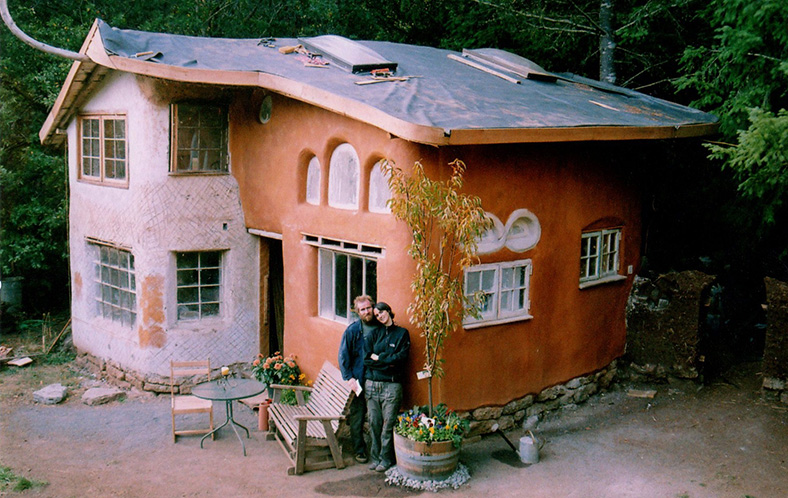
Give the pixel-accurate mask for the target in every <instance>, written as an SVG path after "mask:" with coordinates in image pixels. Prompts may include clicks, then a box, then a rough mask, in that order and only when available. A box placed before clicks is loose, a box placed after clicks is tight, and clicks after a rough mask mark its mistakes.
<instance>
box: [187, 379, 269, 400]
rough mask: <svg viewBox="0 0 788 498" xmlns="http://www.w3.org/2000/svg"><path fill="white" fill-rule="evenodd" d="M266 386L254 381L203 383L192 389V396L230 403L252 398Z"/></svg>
mask: <svg viewBox="0 0 788 498" xmlns="http://www.w3.org/2000/svg"><path fill="white" fill-rule="evenodd" d="M266 387H267V386H266V385H265V384H263V383H262V382H258V381H256V380H254V379H236V378H233V377H230V378H228V379H226V380H225V379H219V380H214V381H211V382H203V383H202V384H197V385H196V386H194V387H193V388H192V394H193V395H195V396H197V397H198V398H203V399H210V400H217V401H230V400H234V399H244V398H251V397H252V396H257V395H258V394H260V393H261V392H263V391H265V389H266Z"/></svg>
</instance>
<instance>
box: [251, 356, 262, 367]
mask: <svg viewBox="0 0 788 498" xmlns="http://www.w3.org/2000/svg"><path fill="white" fill-rule="evenodd" d="M252 365H254V366H258V365H260V359H259V358H258V359H256V360H254V361H253V362H252Z"/></svg>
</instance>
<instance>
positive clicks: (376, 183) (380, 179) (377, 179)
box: [369, 161, 391, 213]
mask: <svg viewBox="0 0 788 498" xmlns="http://www.w3.org/2000/svg"><path fill="white" fill-rule="evenodd" d="M389 199H391V190H390V189H389V180H388V177H387V176H386V174H385V173H384V172H383V161H378V162H377V163H375V166H374V167H373V168H372V171H371V172H370V174H369V210H370V211H371V212H373V213H390V212H391V208H390V207H389V205H388V201H389Z"/></svg>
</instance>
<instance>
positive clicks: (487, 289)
mask: <svg viewBox="0 0 788 498" xmlns="http://www.w3.org/2000/svg"><path fill="white" fill-rule="evenodd" d="M531 271H532V265H531V260H530V259H525V260H520V261H510V262H501V263H491V264H484V265H477V266H473V267H471V268H468V269H467V270H466V271H465V297H466V299H468V300H472V299H473V298H474V296H476V295H479V294H481V297H482V301H481V303H480V308H479V315H480V316H479V317H478V318H474V317H473V316H466V317H465V319H464V321H463V325H465V326H466V328H468V326H473V325H492V324H495V323H505V322H509V321H515V320H523V319H527V318H531V315H530V313H529V310H530V307H531V302H530V299H529V289H530V285H531Z"/></svg>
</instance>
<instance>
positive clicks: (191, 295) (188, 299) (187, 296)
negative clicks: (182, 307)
mask: <svg viewBox="0 0 788 498" xmlns="http://www.w3.org/2000/svg"><path fill="white" fill-rule="evenodd" d="M198 299H199V288H198V287H181V288H179V289H178V303H187V304H188V303H197V302H199V301H198Z"/></svg>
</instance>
